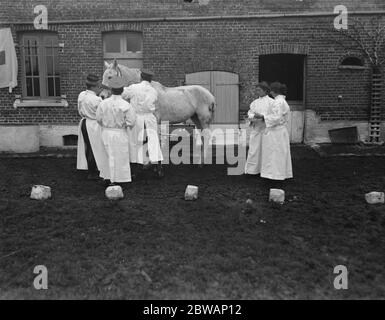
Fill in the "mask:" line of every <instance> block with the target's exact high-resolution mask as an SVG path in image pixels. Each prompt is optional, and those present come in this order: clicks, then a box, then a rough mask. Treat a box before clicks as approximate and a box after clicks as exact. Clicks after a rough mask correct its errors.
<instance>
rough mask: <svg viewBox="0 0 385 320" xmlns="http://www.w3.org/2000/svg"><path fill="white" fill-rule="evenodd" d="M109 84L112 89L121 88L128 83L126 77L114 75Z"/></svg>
mask: <svg viewBox="0 0 385 320" xmlns="http://www.w3.org/2000/svg"><path fill="white" fill-rule="evenodd" d="M109 84H110V87H111V88H112V89H120V88H123V87H124V86H125V85H126V84H125V82H124V79H123V78H122V77H118V76H114V77H112V78H111V80H110V83H109Z"/></svg>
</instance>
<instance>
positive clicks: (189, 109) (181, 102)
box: [100, 60, 215, 160]
mask: <svg viewBox="0 0 385 320" xmlns="http://www.w3.org/2000/svg"><path fill="white" fill-rule="evenodd" d="M105 67H106V69H105V71H104V74H103V82H102V85H103V87H104V90H103V91H102V92H101V94H100V95H101V96H102V97H107V96H109V95H110V90H109V80H110V79H111V78H112V77H113V76H116V75H118V76H121V77H122V78H123V79H124V81H125V83H126V86H127V87H128V86H129V85H131V84H133V83H139V82H140V81H141V77H140V70H139V69H131V68H128V67H126V66H124V65H120V64H118V63H117V61H116V60H114V62H113V63H110V64H109V63H107V62H105ZM151 85H152V86H153V88H155V89H156V91H157V92H158V100H157V101H156V104H155V116H156V117H157V120H158V123H160V122H161V121H168V122H169V123H171V124H173V123H181V122H184V121H186V120H188V119H191V120H192V121H193V123H194V124H195V126H196V128H197V129H198V130H196V132H197V144H198V145H202V147H203V152H204V154H206V147H207V145H204V144H201V141H202V140H201V138H202V137H201V133H200V132H201V131H202V133H203V134H204V136H205V137H206V136H207V135H208V139H204V140H203V141H209V137H210V129H209V128H210V123H211V122H212V120H213V118H214V110H215V98H214V96H213V95H212V94H211V92H210V91H209V90H207V89H206V88H204V87H202V86H199V85H189V86H180V87H165V86H163V85H162V84H160V83H159V82H156V81H151ZM200 160H202V159H200Z"/></svg>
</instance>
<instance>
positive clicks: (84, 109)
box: [76, 75, 107, 180]
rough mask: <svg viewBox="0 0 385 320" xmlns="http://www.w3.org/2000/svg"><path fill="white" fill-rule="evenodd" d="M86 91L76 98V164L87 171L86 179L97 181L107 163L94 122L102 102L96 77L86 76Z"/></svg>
mask: <svg viewBox="0 0 385 320" xmlns="http://www.w3.org/2000/svg"><path fill="white" fill-rule="evenodd" d="M86 86H87V90H85V91H82V92H81V93H80V94H79V97H78V111H79V114H80V116H81V117H82V119H81V120H80V123H79V130H78V150H77V164H76V168H77V169H78V170H88V179H92V180H93V179H98V178H99V171H100V168H102V167H103V166H104V165H106V162H107V154H106V152H105V149H104V146H103V143H102V140H101V132H100V126H99V125H98V123H97V122H96V111H97V109H98V107H99V105H100V103H101V102H102V98H100V97H98V94H99V93H100V91H101V89H100V82H99V79H98V77H97V76H94V75H88V76H87V80H86Z"/></svg>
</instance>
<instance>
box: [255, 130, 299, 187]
mask: <svg viewBox="0 0 385 320" xmlns="http://www.w3.org/2000/svg"><path fill="white" fill-rule="evenodd" d="M261 177H262V178H267V179H272V180H285V179H289V178H292V177H293V169H292V164H291V154H290V138H289V132H288V130H287V127H286V126H285V125H280V126H276V127H272V128H267V129H266V130H265V132H264V134H263V136H262V166H261Z"/></svg>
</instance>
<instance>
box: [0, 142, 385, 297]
mask: <svg viewBox="0 0 385 320" xmlns="http://www.w3.org/2000/svg"><path fill="white" fill-rule="evenodd" d="M293 153H294V160H293V161H294V163H293V164H294V174H295V179H293V180H292V181H291V182H289V183H288V184H287V185H286V186H285V190H286V193H287V194H286V198H287V201H286V203H285V204H284V205H282V206H279V205H273V204H271V203H269V202H268V201H267V199H268V186H267V185H266V183H264V182H263V181H261V179H257V178H256V179H248V178H245V177H243V176H227V175H226V166H223V165H218V166H215V165H207V166H205V167H204V168H198V167H196V166H168V167H167V168H166V178H165V179H164V180H161V181H160V180H149V181H148V182H147V183H146V181H144V180H141V181H137V182H135V183H132V184H131V185H130V186H129V187H128V188H127V189H126V190H125V199H124V200H122V201H119V202H109V201H108V200H106V199H105V197H104V188H103V186H102V185H100V184H97V183H95V182H92V181H87V180H85V178H84V176H83V175H82V174H79V173H77V172H76V171H75V169H74V167H75V159H51V158H45V159H0V177H1V178H0V179H1V180H0V212H1V213H0V298H2V299H11V298H62V299H66V298H106V299H110V298H111V299H112V298H118V299H119V298H126V299H230V298H231V299H259V298H280V299H282V298H283V299H287V298H294V299H298V298H305V299H309V298H310V299H315V298H320V299H326V298H327V299H329V298H330V299H346V298H354V299H356V298H382V299H384V298H385V271H384V270H385V269H384V266H385V254H384V252H385V206H383V205H382V206H373V205H372V206H371V205H368V204H366V202H365V200H364V193H366V192H369V191H373V190H379V191H384V189H385V162H384V161H385V158H381V157H377V158H375V157H373V158H357V157H351V158H327V159H324V158H319V157H318V156H317V155H316V154H313V153H312V152H311V151H308V150H305V149H303V148H299V149H298V150H294V152H293ZM33 184H46V185H49V186H51V187H52V188H53V198H52V199H51V200H48V201H45V202H39V201H34V200H30V199H29V193H30V190H31V186H32V185H33ZM187 184H196V185H198V186H199V188H200V189H199V193H200V198H199V199H198V200H197V201H195V202H185V201H184V200H183V194H184V190H185V187H186V185H187ZM248 195H250V197H251V198H252V199H253V200H255V202H256V203H257V207H258V212H259V213H258V218H260V219H263V220H265V221H266V223H265V224H263V223H261V224H257V225H245V224H244V223H243V224H240V223H239V218H238V217H239V214H240V212H241V211H242V210H243V209H244V208H245V200H246V199H247V197H248ZM340 264H342V265H345V266H346V267H347V268H348V271H349V289H348V290H335V289H334V287H333V280H334V277H335V275H334V274H333V268H334V267H335V266H336V265H340ZM36 265H45V266H46V267H47V268H48V280H49V284H48V285H49V289H48V290H40V291H37V290H35V289H34V288H33V286H32V283H33V279H34V277H35V275H34V274H33V269H34V267H35V266H36Z"/></svg>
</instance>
